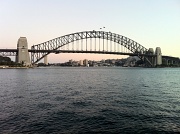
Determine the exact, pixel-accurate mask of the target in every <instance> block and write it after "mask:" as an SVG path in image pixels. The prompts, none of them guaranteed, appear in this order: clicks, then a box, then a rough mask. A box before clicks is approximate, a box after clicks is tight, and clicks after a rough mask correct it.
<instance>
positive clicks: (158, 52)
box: [155, 47, 162, 65]
mask: <svg viewBox="0 0 180 134" xmlns="http://www.w3.org/2000/svg"><path fill="white" fill-rule="evenodd" d="M155 55H156V58H155V61H156V65H161V64H162V53H161V48H160V47H157V48H156V51H155Z"/></svg>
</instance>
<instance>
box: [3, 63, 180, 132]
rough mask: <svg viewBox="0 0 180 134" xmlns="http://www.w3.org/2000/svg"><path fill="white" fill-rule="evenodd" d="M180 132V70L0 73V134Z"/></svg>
mask: <svg viewBox="0 0 180 134" xmlns="http://www.w3.org/2000/svg"><path fill="white" fill-rule="evenodd" d="M19 133H20V134H21V133H23V134H24V133H25V134H26V133H28V134H48V133H53V134H56V133H57V134H58V133H60V134H61V133H64V134H66V133H67V134H69V133H70V134H71V133H72V134H77V133H103V134H105V133H107V134H110V133H180V68H156V69H150V68H115V67H114V68H113V67H112V68H37V69H0V134H19Z"/></svg>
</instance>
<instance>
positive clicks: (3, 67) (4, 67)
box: [0, 66, 30, 69]
mask: <svg viewBox="0 0 180 134" xmlns="http://www.w3.org/2000/svg"><path fill="white" fill-rule="evenodd" d="M28 68H30V67H9V66H0V69H28Z"/></svg>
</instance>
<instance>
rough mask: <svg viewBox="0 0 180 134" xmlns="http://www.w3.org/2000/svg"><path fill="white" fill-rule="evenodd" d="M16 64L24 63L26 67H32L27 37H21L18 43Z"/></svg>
mask: <svg viewBox="0 0 180 134" xmlns="http://www.w3.org/2000/svg"><path fill="white" fill-rule="evenodd" d="M17 51H18V54H17V56H16V62H18V63H22V64H23V65H25V66H30V65H31V62H30V57H29V52H28V43H27V39H26V37H20V38H19V39H18V42H17Z"/></svg>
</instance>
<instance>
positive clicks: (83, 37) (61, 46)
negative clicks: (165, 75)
mask: <svg viewBox="0 0 180 134" xmlns="http://www.w3.org/2000/svg"><path fill="white" fill-rule="evenodd" d="M50 53H55V54H59V53H94V54H114V55H129V56H138V57H139V58H140V59H141V60H143V61H144V63H145V65H146V66H148V67H155V66H157V65H161V64H162V60H165V62H166V64H179V58H177V57H170V56H163V55H162V53H161V48H160V47H157V48H156V49H155V51H154V49H153V48H149V49H147V48H145V47H144V46H142V45H141V44H139V43H137V42H136V41H134V40H132V39H130V38H128V37H125V36H122V35H119V34H115V33H112V32H105V31H95V30H93V31H83V32H77V33H71V34H67V35H64V36H60V37H57V38H55V39H52V40H49V41H46V42H43V43H40V44H37V45H33V46H31V49H28V45H27V39H26V37H20V38H19V40H18V43H17V49H0V55H1V56H16V62H18V63H23V64H24V65H25V66H33V65H35V64H36V63H38V62H39V61H40V60H41V59H43V58H47V55H49V54H50Z"/></svg>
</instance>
